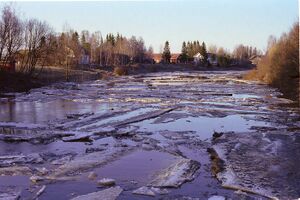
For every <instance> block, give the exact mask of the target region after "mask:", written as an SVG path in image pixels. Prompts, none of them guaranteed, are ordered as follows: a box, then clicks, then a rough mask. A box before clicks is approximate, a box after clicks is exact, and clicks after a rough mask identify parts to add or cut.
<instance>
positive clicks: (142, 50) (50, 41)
mask: <svg viewBox="0 0 300 200" xmlns="http://www.w3.org/2000/svg"><path fill="white" fill-rule="evenodd" d="M152 54H153V49H152V47H149V48H148V49H147V48H146V46H145V43H144V40H143V38H141V37H140V38H136V37H135V36H132V37H130V38H126V37H124V36H122V35H121V34H119V33H118V34H116V35H114V34H112V33H110V34H107V35H106V37H105V38H103V37H102V35H101V33H100V32H99V31H98V32H93V33H90V32H89V31H87V30H84V31H82V32H81V33H78V32H77V31H75V30H72V29H69V30H66V31H64V32H62V33H56V32H54V30H53V29H52V28H51V26H50V25H49V24H48V23H47V22H43V21H40V20H38V19H26V20H23V19H21V18H20V17H19V16H18V14H17V12H16V11H15V9H14V8H13V7H12V6H9V5H6V6H4V7H3V9H2V11H1V17H0V62H1V63H0V64H1V66H2V67H3V66H8V65H10V64H12V63H14V62H17V66H18V71H20V72H22V73H25V74H33V72H34V71H35V69H36V66H37V65H38V66H41V67H43V66H46V65H51V66H53V65H57V66H65V65H77V64H84V63H85V62H84V61H87V62H88V63H89V64H98V65H125V64H128V63H130V62H131V63H135V62H151V58H152Z"/></svg>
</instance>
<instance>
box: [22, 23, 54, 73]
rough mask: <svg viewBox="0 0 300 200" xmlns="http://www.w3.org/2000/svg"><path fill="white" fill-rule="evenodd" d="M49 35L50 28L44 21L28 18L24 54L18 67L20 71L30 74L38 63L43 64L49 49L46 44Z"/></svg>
mask: <svg viewBox="0 0 300 200" xmlns="http://www.w3.org/2000/svg"><path fill="white" fill-rule="evenodd" d="M50 35H51V29H50V27H49V26H48V24H47V23H46V22H41V21H39V20H37V19H30V20H28V21H27V22H26V23H25V30H24V44H23V47H24V54H23V55H22V60H21V67H20V69H21V71H22V72H24V73H26V74H29V75H32V74H33V72H34V70H35V67H36V65H37V64H38V63H39V64H40V65H41V66H44V63H45V59H46V58H47V56H48V55H49V50H50V49H49V46H48V41H49V38H50Z"/></svg>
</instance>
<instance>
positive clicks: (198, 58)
mask: <svg viewBox="0 0 300 200" xmlns="http://www.w3.org/2000/svg"><path fill="white" fill-rule="evenodd" d="M193 58H194V63H195V64H196V65H198V64H200V63H201V61H202V60H203V59H204V57H203V56H202V55H201V53H199V52H198V53H196V54H195V55H194V56H193Z"/></svg>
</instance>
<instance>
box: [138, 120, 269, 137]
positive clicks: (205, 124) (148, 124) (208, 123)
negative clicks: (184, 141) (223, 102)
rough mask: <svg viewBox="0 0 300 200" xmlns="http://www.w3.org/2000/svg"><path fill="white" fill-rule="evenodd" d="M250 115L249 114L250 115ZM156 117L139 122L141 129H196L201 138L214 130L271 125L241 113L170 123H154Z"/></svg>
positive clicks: (210, 134) (227, 130)
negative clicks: (246, 117)
mask: <svg viewBox="0 0 300 200" xmlns="http://www.w3.org/2000/svg"><path fill="white" fill-rule="evenodd" d="M248 117H249V116H248ZM154 121H155V119H150V120H147V121H143V122H140V123H137V124H136V125H137V126H139V127H140V130H141V131H147V132H157V131H165V130H167V131H195V132H196V133H197V135H198V136H199V138H200V139H203V140H204V139H208V138H211V137H212V134H213V133H214V131H217V132H229V131H234V132H246V131H250V128H251V126H254V125H255V126H270V124H269V123H267V122H262V121H254V120H249V119H245V118H243V116H241V115H229V116H226V117H214V118H211V117H203V116H199V117H187V118H181V119H177V120H175V121H172V122H168V123H158V124H157V123H154Z"/></svg>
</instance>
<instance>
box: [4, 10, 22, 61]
mask: <svg viewBox="0 0 300 200" xmlns="http://www.w3.org/2000/svg"><path fill="white" fill-rule="evenodd" d="M22 34H23V23H22V21H21V20H20V19H19V17H18V16H17V14H16V12H15V10H14V9H13V8H12V7H10V6H5V7H4V8H3V10H2V17H1V20H0V60H1V61H2V62H4V63H7V62H8V61H10V60H11V59H14V57H15V55H16V53H17V52H18V51H19V49H20V48H21V46H22V42H23V38H22Z"/></svg>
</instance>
